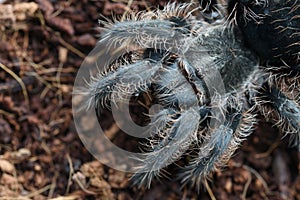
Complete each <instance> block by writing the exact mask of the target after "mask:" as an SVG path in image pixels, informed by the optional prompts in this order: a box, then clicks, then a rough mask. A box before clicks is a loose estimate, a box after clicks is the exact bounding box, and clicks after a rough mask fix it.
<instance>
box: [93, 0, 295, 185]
mask: <svg viewBox="0 0 300 200" xmlns="http://www.w3.org/2000/svg"><path fill="white" fill-rule="evenodd" d="M192 8H193V9H194V7H193V6H192V4H178V5H175V4H169V5H167V6H166V7H165V8H164V9H163V10H156V11H151V12H150V11H148V12H142V13H136V14H132V15H130V16H129V17H127V18H126V19H125V20H123V21H116V22H114V23H106V26H105V27H104V30H103V32H102V35H101V39H100V41H99V44H102V45H103V44H105V45H106V46H107V49H106V50H107V51H110V49H113V48H114V47H118V48H129V47H134V48H133V50H132V49H130V50H128V51H127V52H126V53H123V54H122V55H120V56H118V57H117V58H114V59H113V64H110V65H109V66H107V68H106V69H105V70H104V71H102V72H100V73H99V75H98V76H96V77H95V78H93V80H92V81H91V82H90V83H89V87H88V90H89V91H88V93H89V105H91V104H94V105H95V109H96V110H97V113H98V114H99V115H100V114H101V112H100V111H101V110H104V109H110V108H111V106H112V105H113V104H117V103H119V102H128V101H129V100H130V99H131V98H132V97H133V96H139V95H141V94H145V93H147V94H148V95H150V96H151V101H152V103H153V104H159V105H160V106H161V109H160V110H159V111H158V112H156V113H154V114H152V116H151V117H152V121H151V123H150V124H149V127H150V128H149V129H148V130H147V131H149V132H150V133H151V137H150V138H149V141H148V143H147V144H146V146H147V150H146V151H145V152H143V153H144V155H145V159H144V160H142V161H141V162H142V165H141V166H138V167H137V169H136V173H135V174H134V175H133V181H134V182H135V183H136V184H138V185H140V186H141V185H147V186H150V183H151V180H152V178H153V177H155V176H157V175H159V174H160V172H161V169H162V168H164V167H166V166H168V165H170V164H171V163H174V162H175V161H177V160H179V159H180V158H182V157H183V156H190V158H189V160H190V161H189V163H188V164H186V166H182V169H183V170H182V173H181V174H180V175H179V177H180V178H181V180H182V183H186V182H191V183H192V184H195V185H197V186H199V185H200V184H201V182H202V181H203V180H204V179H205V178H207V177H208V176H209V175H210V174H211V172H212V171H215V170H216V169H217V168H220V167H222V166H223V165H224V164H226V162H227V161H228V159H229V158H230V157H231V156H232V154H233V153H234V151H235V150H236V149H237V148H238V147H239V145H240V144H241V142H242V141H243V140H245V139H246V138H247V137H248V136H249V135H250V134H251V133H252V131H253V129H254V125H255V124H256V123H258V115H262V116H263V117H264V118H266V119H267V120H270V121H272V122H274V124H276V125H277V126H278V127H279V128H280V130H281V131H282V133H284V134H288V133H289V135H290V136H292V140H291V141H292V144H293V145H295V146H296V147H298V149H299V150H300V144H299V138H300V65H299V55H300V54H299V52H300V51H299V50H300V0H229V2H228V6H227V12H219V15H222V13H227V14H226V15H225V16H223V19H222V20H220V19H218V20H214V21H210V22H208V21H209V20H207V15H206V14H203V15H202V16H200V17H198V19H197V18H196V17H195V16H193V11H194V10H195V9H194V10H193V9H192ZM199 9H201V8H199ZM219 9H222V7H219ZM202 13H205V10H204V11H203V10H202ZM199 18H200V19H199ZM222 80H223V83H224V84H223V83H222ZM141 134H142V133H141ZM191 149H192V150H193V151H196V153H194V154H192V155H190V152H191Z"/></svg>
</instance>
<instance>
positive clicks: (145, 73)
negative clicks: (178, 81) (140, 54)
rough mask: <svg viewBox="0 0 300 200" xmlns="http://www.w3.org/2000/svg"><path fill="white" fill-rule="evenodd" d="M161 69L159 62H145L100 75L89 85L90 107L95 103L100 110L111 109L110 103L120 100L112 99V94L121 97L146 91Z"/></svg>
mask: <svg viewBox="0 0 300 200" xmlns="http://www.w3.org/2000/svg"><path fill="white" fill-rule="evenodd" d="M160 67H161V63H159V62H151V61H150V60H143V61H138V62H136V63H133V64H128V65H124V66H121V67H120V68H118V69H117V70H116V71H111V72H107V73H104V74H99V75H98V77H95V78H93V80H92V82H91V83H90V84H89V91H88V93H89V96H90V97H89V105H91V104H94V103H95V104H96V107H98V108H110V102H111V101H112V100H118V98H117V97H115V98H114V99H112V94H114V96H116V95H117V94H118V93H119V94H118V95H119V97H120V96H121V95H123V96H128V93H130V95H132V93H133V92H140V91H144V90H146V89H147V87H148V85H149V84H150V82H151V80H152V78H153V76H154V74H155V73H156V71H158V69H159V68H160ZM121 97H122V96H121ZM121 99H122V98H121Z"/></svg>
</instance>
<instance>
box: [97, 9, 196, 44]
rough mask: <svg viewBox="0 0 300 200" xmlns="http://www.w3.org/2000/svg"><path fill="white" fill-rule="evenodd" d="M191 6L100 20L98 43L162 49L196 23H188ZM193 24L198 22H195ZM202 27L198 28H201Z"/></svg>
mask: <svg viewBox="0 0 300 200" xmlns="http://www.w3.org/2000/svg"><path fill="white" fill-rule="evenodd" d="M191 6H192V4H181V5H176V4H168V5H167V6H166V7H165V9H164V10H162V11H159V10H157V11H156V12H147V13H143V12H141V13H139V14H138V15H132V16H127V18H128V19H126V20H125V21H120V22H118V21H117V22H114V24H113V25H112V24H111V23H109V22H104V21H100V23H103V24H104V25H105V27H104V28H103V29H104V33H103V36H102V39H101V40H100V42H108V43H109V44H110V45H111V46H112V45H115V46H117V45H122V46H128V45H137V46H138V47H140V48H155V49H161V48H162V47H164V45H166V44H173V43H174V41H175V40H174V39H178V40H179V39H181V38H183V37H184V34H190V33H191V31H192V28H197V26H196V25H195V24H193V26H192V24H190V22H188V21H187V20H186V18H187V17H188V16H189V15H190V13H189V12H190V10H191ZM194 23H199V24H200V22H196V21H194ZM200 26H201V25H200Z"/></svg>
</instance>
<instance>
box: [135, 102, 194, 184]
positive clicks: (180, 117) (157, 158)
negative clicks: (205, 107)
mask: <svg viewBox="0 0 300 200" xmlns="http://www.w3.org/2000/svg"><path fill="white" fill-rule="evenodd" d="M199 120H200V114H199V111H197V110H196V109H195V108H190V109H188V110H186V111H184V112H182V113H180V114H177V116H176V117H174V118H170V119H169V120H168V121H172V122H173V123H172V124H168V125H167V127H165V128H166V129H165V130H164V131H165V132H167V133H168V136H165V137H167V138H165V139H163V142H160V143H159V144H158V145H155V147H154V151H151V152H148V153H145V160H143V161H142V162H143V163H144V164H143V166H141V169H140V170H138V172H137V173H136V174H134V175H133V177H132V178H133V180H134V183H135V184H138V185H139V186H142V185H146V186H148V187H150V183H151V180H152V178H153V177H155V176H157V175H159V173H160V169H161V168H163V167H165V166H167V165H169V164H171V163H173V162H174V161H176V160H177V159H178V158H179V157H180V156H181V155H182V154H183V153H184V152H185V151H186V150H187V149H188V147H189V146H190V145H191V143H192V142H193V141H195V140H196V139H197V138H196V137H197V130H198V126H199ZM139 171H141V172H142V173H139Z"/></svg>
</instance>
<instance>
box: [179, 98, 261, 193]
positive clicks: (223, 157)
mask: <svg viewBox="0 0 300 200" xmlns="http://www.w3.org/2000/svg"><path fill="white" fill-rule="evenodd" d="M227 101H230V100H227ZM226 105H227V106H226V107H225V121H224V122H223V123H222V124H221V125H220V126H218V127H217V128H214V129H212V130H211V131H210V132H209V133H208V135H207V136H205V138H204V139H203V141H202V144H200V152H199V153H198V157H196V158H194V159H192V161H190V163H189V165H188V166H185V167H184V172H183V173H181V175H180V177H179V178H180V179H181V180H182V183H184V185H185V184H187V182H191V183H192V185H196V186H197V187H198V189H199V187H200V185H201V182H202V181H203V180H204V179H205V178H207V177H208V175H210V173H211V172H212V171H214V170H216V168H218V167H221V166H223V165H224V163H226V162H227V161H228V160H229V158H230V157H231V156H232V154H233V153H234V152H235V150H236V149H237V148H238V146H239V145H240V144H241V142H242V141H243V140H244V139H245V138H246V137H247V136H249V135H250V134H251V133H252V130H253V126H254V124H255V123H256V118H255V116H253V114H252V113H251V112H252V109H249V110H247V111H243V109H242V106H241V105H239V104H238V103H237V102H230V103H229V102H228V103H227V104H226Z"/></svg>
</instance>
